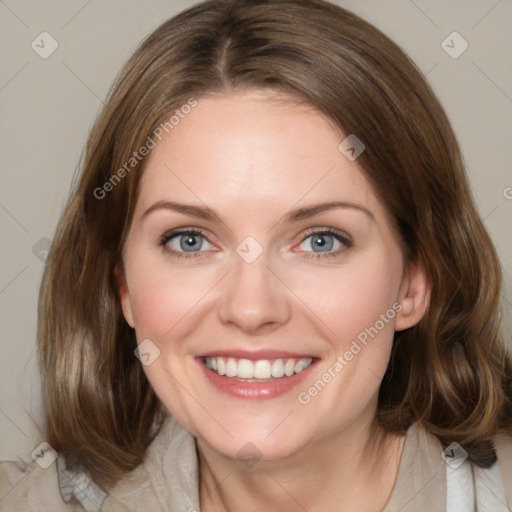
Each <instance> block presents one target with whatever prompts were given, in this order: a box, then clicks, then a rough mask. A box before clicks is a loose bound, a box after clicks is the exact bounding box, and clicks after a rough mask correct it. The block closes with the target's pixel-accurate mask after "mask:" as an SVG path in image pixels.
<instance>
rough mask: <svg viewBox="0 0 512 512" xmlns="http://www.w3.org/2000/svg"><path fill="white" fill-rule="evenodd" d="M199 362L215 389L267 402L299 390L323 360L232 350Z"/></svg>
mask: <svg viewBox="0 0 512 512" xmlns="http://www.w3.org/2000/svg"><path fill="white" fill-rule="evenodd" d="M244 356H245V357H244ZM196 361H197V363H198V364H199V367H200V369H201V370H202V372H203V375H204V376H205V377H206V379H207V381H208V382H209V383H210V384H211V385H213V389H216V390H217V391H220V392H221V393H222V394H224V395H228V396H230V397H233V398H238V399H245V400H247V399H252V400H266V399H270V398H276V397H279V396H281V395H285V394H287V393H289V392H291V391H292V390H294V389H297V388H299V387H300V386H301V385H302V383H303V381H304V379H306V378H307V376H308V375H311V372H312V371H314V370H313V368H314V367H316V365H317V363H318V362H319V361H320V359H319V358H318V357H312V356H308V355H307V354H292V353H285V352H281V351H279V352H278V351H276V350H260V351H259V352H246V351H236V350H230V351H227V354H226V353H222V352H220V351H217V352H216V353H210V354H202V355H200V356H198V357H196Z"/></svg>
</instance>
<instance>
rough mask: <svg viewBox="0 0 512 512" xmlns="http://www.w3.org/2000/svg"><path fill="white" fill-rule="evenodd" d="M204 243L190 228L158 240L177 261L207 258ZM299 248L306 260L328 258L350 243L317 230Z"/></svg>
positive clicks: (339, 234)
mask: <svg viewBox="0 0 512 512" xmlns="http://www.w3.org/2000/svg"><path fill="white" fill-rule="evenodd" d="M205 242H206V244H209V245H210V246H211V245H212V244H211V243H210V242H209V241H208V240H207V238H206V237H205V235H204V234H203V232H202V231H201V230H200V229H190V228H187V229H179V230H176V231H171V232H170V233H165V234H164V235H162V236H161V237H160V240H159V244H160V246H162V247H163V249H164V250H165V251H166V252H167V253H169V254H170V255H171V256H172V257H173V258H178V259H189V258H196V259H197V258H201V257H207V256H208V252H207V251H203V250H202V249H208V247H204V246H205V245H206V244H205ZM299 247H300V248H301V249H302V250H301V251H300V252H304V257H306V258H309V259H319V258H328V257H333V256H338V255H340V254H341V253H342V252H344V251H346V250H347V249H349V248H350V247H352V241H351V240H350V239H349V238H348V237H347V236H345V235H344V234H343V233H342V232H340V231H338V230H335V229H332V228H326V229H318V228H317V229H316V230H314V229H313V230H310V231H309V232H308V233H306V236H305V237H304V238H303V239H302V242H301V243H300V245H299ZM308 249H312V250H308Z"/></svg>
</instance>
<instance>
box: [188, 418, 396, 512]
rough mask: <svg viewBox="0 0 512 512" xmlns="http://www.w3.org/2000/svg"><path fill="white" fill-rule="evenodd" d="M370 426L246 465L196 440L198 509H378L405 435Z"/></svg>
mask: <svg viewBox="0 0 512 512" xmlns="http://www.w3.org/2000/svg"><path fill="white" fill-rule="evenodd" d="M375 425H376V423H375V420H373V421H372V422H370V423H367V424H366V425H364V426H363V427H361V426H360V425H358V426H355V425H354V426H352V427H349V428H347V429H344V430H343V431H341V432H337V433H336V434H334V435H333V436H331V437H328V438H327V439H323V440H322V442H316V443H310V444H309V445H308V446H307V447H305V448H303V449H301V450H300V451H298V452H297V453H295V454H293V455H290V456H289V457H287V458H286V459H280V460H264V459H262V460H260V461H257V462H256V463H255V464H254V465H252V466H250V467H248V466H244V465H243V464H242V463H241V462H240V461H238V460H233V459H230V458H227V457H224V456H222V455H221V454H219V453H218V452H215V451H214V450H212V449H211V448H209V447H208V446H206V445H205V444H204V443H202V442H201V441H200V440H199V439H198V449H199V474H200V501H201V510H204V512H235V511H240V510H244V511H247V512H256V511H258V512H259V511H261V510H267V511H280V512H284V511H297V510H307V511H308V512H317V511H318V512H319V511H325V510H343V511H344V512H352V511H354V512H355V511H358V512H366V511H368V512H370V511H371V512H376V511H382V510H383V509H384V508H385V505H386V503H387V502H388V500H389V497H390V495H391V492H392V490H393V487H394V484H395V480H396V475H397V473H398V467H399V465H400V458H401V455H402V451H403V446H404V442H405V436H403V435H402V436H400V435H395V434H388V435H386V434H384V433H383V432H382V431H381V430H379V429H378V428H376V427H375Z"/></svg>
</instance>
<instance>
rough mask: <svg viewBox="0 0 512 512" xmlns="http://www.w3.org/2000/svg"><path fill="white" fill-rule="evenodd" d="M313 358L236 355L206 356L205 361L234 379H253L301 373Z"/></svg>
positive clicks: (206, 364) (282, 376) (217, 371)
mask: <svg viewBox="0 0 512 512" xmlns="http://www.w3.org/2000/svg"><path fill="white" fill-rule="evenodd" d="M312 362H313V358H311V357H309V358H301V359H299V358H281V359H259V360H257V361H251V360H249V359H236V358H234V357H205V358H204V359H203V363H204V365H205V366H206V368H208V369H209V370H211V371H213V372H215V373H217V374H218V375H222V376H226V377H229V378H234V379H251V380H253V381H255V382H256V381H258V380H268V379H271V378H276V379H280V378H286V377H291V376H292V375H295V374H297V373H301V372H302V371H304V370H305V369H307V368H309V366H311V363H312Z"/></svg>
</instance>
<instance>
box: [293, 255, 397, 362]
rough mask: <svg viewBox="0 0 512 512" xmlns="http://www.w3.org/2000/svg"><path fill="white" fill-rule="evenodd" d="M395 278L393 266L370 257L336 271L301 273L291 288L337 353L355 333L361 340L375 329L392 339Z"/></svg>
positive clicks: (346, 346) (395, 272)
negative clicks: (322, 326)
mask: <svg viewBox="0 0 512 512" xmlns="http://www.w3.org/2000/svg"><path fill="white" fill-rule="evenodd" d="M387 262H388V263H387ZM399 279H400V274H399V269H398V266H397V265H389V260H387V259H385V258H383V257H380V258H379V257H373V258H371V260H370V261H357V262H356V263H354V264H351V265H346V266H340V268H339V269H338V270H337V271H332V269H330V270H329V271H325V272H323V271H322V272H316V273H315V275H311V274H310V275H309V276H305V275H304V274H302V276H301V277H300V279H299V278H297V280H296V283H295V286H296V288H294V289H295V290H297V295H298V296H299V297H300V298H301V299H302V301H303V302H304V303H305V304H306V305H307V306H308V307H309V308H310V309H311V310H312V311H313V312H314V313H315V314H316V315H317V317H318V319H319V320H320V321H321V323H323V324H324V326H325V333H326V338H327V339H329V340H330V341H331V345H332V346H333V349H334V351H335V352H337V353H339V352H342V351H344V350H346V349H347V348H348V346H350V343H351V341H352V340H354V339H357V337H358V336H359V339H360V340H362V341H363V343H364V341H365V333H366V335H367V339H373V337H376V336H377V334H376V331H375V329H376V330H377V331H378V335H379V336H381V337H382V338H384V337H386V338H392V334H393V332H394V323H395V318H396V307H397V305H396V304H395V301H396V297H397V290H398V287H399ZM393 304H395V308H393ZM317 323H318V322H317ZM369 331H370V332H371V335H370V334H369ZM372 335H373V336H372Z"/></svg>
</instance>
